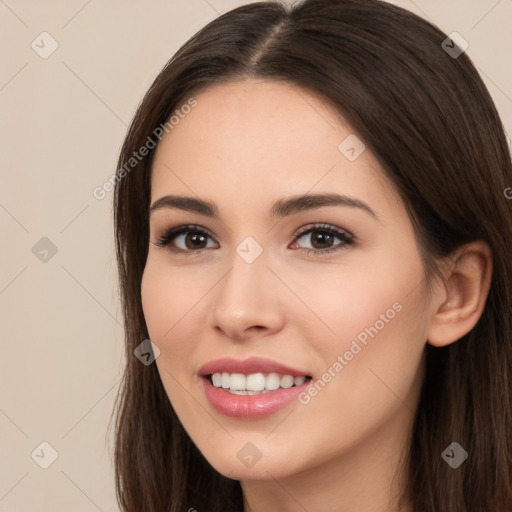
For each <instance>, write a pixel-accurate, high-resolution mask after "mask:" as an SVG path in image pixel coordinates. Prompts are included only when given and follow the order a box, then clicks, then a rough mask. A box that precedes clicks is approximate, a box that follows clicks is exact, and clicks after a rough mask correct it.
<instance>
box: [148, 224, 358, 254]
mask: <svg viewBox="0 0 512 512" xmlns="http://www.w3.org/2000/svg"><path fill="white" fill-rule="evenodd" d="M317 231H319V232H321V233H328V234H329V235H333V236H334V237H336V238H338V239H339V240H341V243H339V244H337V245H334V246H332V247H330V248H328V249H309V248H305V247H299V248H298V249H299V250H301V251H304V252H306V253H307V254H314V255H322V254H325V253H329V252H333V251H339V250H342V249H345V248H346V246H348V245H352V244H353V243H354V240H355V237H354V236H353V235H352V234H350V233H349V232H348V231H345V230H342V229H339V228H336V227H334V226H331V225H329V224H315V225H313V226H310V227H307V228H304V229H303V230H301V231H299V232H298V233H296V234H295V235H294V236H293V243H295V242H297V241H298V240H299V239H300V238H302V237H303V236H304V235H307V234H309V233H314V232H317ZM183 233H196V234H200V235H204V236H206V237H209V238H211V239H213V240H214V238H213V237H212V236H211V235H210V233H208V231H206V230H205V229H204V228H201V227H200V226H196V225H193V224H192V225H184V226H177V227H175V228H171V229H169V230H167V231H166V232H165V233H164V234H163V235H162V236H161V237H160V238H159V239H158V240H157V241H156V242H153V244H154V245H156V246H158V247H166V246H168V245H169V243H170V242H171V241H172V240H174V239H175V238H176V237H177V236H179V235H182V234H183ZM208 249H210V248H208ZM208 249H199V250H197V251H195V250H190V249H189V250H184V249H176V248H172V247H169V250H170V251H171V252H174V253H180V254H187V255H188V256H191V254H190V253H193V254H194V255H196V254H200V253H202V252H203V251H205V250H208Z"/></svg>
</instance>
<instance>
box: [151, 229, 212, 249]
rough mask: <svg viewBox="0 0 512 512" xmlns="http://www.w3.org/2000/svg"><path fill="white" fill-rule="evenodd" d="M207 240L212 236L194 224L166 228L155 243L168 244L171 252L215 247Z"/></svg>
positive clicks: (161, 245) (160, 245) (159, 244)
mask: <svg viewBox="0 0 512 512" xmlns="http://www.w3.org/2000/svg"><path fill="white" fill-rule="evenodd" d="M209 240H212V241H213V238H212V237H211V236H210V235H209V234H208V233H207V232H206V231H205V230H203V229H201V228H199V227H195V226H178V227H176V228H172V229H170V230H168V231H167V232H166V233H165V234H164V235H163V236H162V237H161V238H160V239H159V240H158V241H157V242H156V243H155V245H157V246H159V247H166V246H168V248H169V250H171V251H173V252H200V251H202V250H203V249H209V248H212V247H217V246H216V245H215V243H213V245H212V244H211V243H210V245H208V243H209Z"/></svg>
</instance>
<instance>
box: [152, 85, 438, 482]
mask: <svg viewBox="0 0 512 512" xmlns="http://www.w3.org/2000/svg"><path fill="white" fill-rule="evenodd" d="M194 98H195V99H196V101H197V105H196V106H195V107H194V108H193V109H191V110H190V112H189V113H188V114H187V115H186V116H183V118H182V119H181V120H180V122H179V124H176V125H175V126H174V127H173V129H172V130H170V131H169V133H167V134H166V135H165V136H164V138H163V139H162V142H161V143H160V145H159V147H158V149H157V153H156V156H155V162H154V166H153V171H152V184H151V204H152V206H153V208H152V212H151V216H150V240H151V242H150V246H149V254H148V259H147V263H146V267H145V271H144V275H143V281H142V303H143V309H144V315H145V318H146V323H147V326H148V330H149V335H150V338H151V340H152V341H153V343H154V344H155V345H156V346H157V347H158V348H159V349H160V355H159V357H158V358H157V359H156V364H157V367H158V371H159V373H160V375H161V378H162V382H163V385H164V387H165V391H166V393H167V395H168V397H169V399H170V401H171V403H172V406H173V407H174V410H175V411H176V413H177V415H178V417H179V419H180V421H181V422H182V424H183V426H184V428H185V430H186V431H187V432H188V434H189V435H190V437H191V439H192V440H193V442H194V443H195V444H196V445H197V447H198V448H199V450H200V451H201V452H202V453H203V454H204V456H205V457H206V459H207V460H208V461H209V462H210V463H211V464H212V466H213V467H215V469H217V470H218V471H219V472H221V473H222V474H224V475H227V476H230V477H231V478H236V479H240V480H244V479H246V480H251V479H253V480H264V479H268V478H270V476H269V475H271V476H272V477H273V478H285V477H290V476H292V475H296V474H299V473H301V472H304V471H306V470H308V471H309V470H311V469H312V468H320V467H334V465H335V464H337V463H341V462H342V461H343V460H344V459H346V458H348V457H353V456H354V455H355V454H356V453H358V452H361V453H362V452H363V451H366V453H367V456H368V457H371V453H372V448H371V447H372V446H373V447H374V448H375V447H377V446H380V447H381V448H382V446H384V445H383V444H382V443H388V444H389V445H393V443H395V442H396V441H397V439H398V437H400V438H401V437H402V434H403V433H404V432H407V430H408V429H409V427H410V425H411V422H412V419H413V414H411V411H413V410H414V407H415V405H416V402H417V398H418V390H419V387H420V384H421V379H422V371H423V353H424V346H425V342H426V332H427V329H428V325H427V324H428V322H427V318H428V311H427V310H426V307H428V306H426V303H425V297H426V286H425V280H424V267H423V264H422V260H421V257H420V253H419V250H418V246H417V243H416V240H415V237H414V232H413V228H412V224H411V222H410V220H409V217H408V215H407V213H406V210H405V207H404V205H403V203H402V201H401V200H400V198H399V197H398V195H397V194H396V192H395V190H394V188H393V187H392V185H391V184H390V183H389V182H388V181H387V179H386V177H385V176H384V174H383V172H382V169H381V167H380V166H379V164H378V162H377V160H376V159H375V157H374V156H373V155H372V154H371V152H370V150H369V149H367V148H366V149H365V148H364V146H363V145H362V144H363V143H362V142H361V140H360V139H359V138H356V137H357V135H356V134H355V133H354V130H353V129H352V128H351V127H350V126H349V125H348V124H347V123H346V122H345V121H344V120H343V119H342V118H341V117H340V115H339V114H338V113H337V112H336V111H335V109H334V108H333V106H332V105H330V104H328V103H327V102H326V101H325V100H323V99H321V98H320V97H318V96H316V95H314V94H312V93H309V92H307V91H305V90H303V89H299V88H297V87H293V86H291V85H288V84H285V83H282V82H276V81H262V80H248V81H243V82H232V83H229V84H222V85H216V86H212V87H210V88H208V89H206V90H204V91H202V92H200V93H199V94H197V95H195V96H194ZM187 110H188V109H187ZM304 195H305V196H306V198H302V200H300V199H298V198H300V196H304ZM170 196H174V197H173V198H171V197H170ZM185 197H189V198H192V199H193V201H192V200H190V201H184V200H181V201H180V200H179V199H180V198H185ZM172 199H174V200H172ZM203 202H208V203H210V205H209V206H210V209H208V208H207V207H206V206H208V205H205V204H204V203H203ZM175 228H179V230H178V232H176V231H174V232H170V230H172V229H175ZM304 377H306V378H305V379H304ZM212 380H213V383H212ZM263 386H265V389H263V390H262V387H263ZM276 386H279V387H278V389H275V388H276ZM290 386H291V387H290ZM228 388H229V389H228ZM247 388H249V394H248V393H247V391H244V390H246V389H247ZM233 391H234V392H233Z"/></svg>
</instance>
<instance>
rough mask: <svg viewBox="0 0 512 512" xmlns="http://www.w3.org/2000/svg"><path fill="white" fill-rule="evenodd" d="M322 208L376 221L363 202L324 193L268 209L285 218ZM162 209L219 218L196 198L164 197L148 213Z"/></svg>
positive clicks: (211, 205)
mask: <svg viewBox="0 0 512 512" xmlns="http://www.w3.org/2000/svg"><path fill="white" fill-rule="evenodd" d="M324 206H347V207H350V208H359V209H361V210H363V211H364V212H366V213H368V214H369V215H371V216H372V217H374V218H375V219H376V220H378V217H377V214H376V213H375V212H374V211H373V210H372V209H371V208H370V207H369V206H368V205H367V204H366V203H365V202H363V201H361V200H359V199H355V198H353V197H349V196H345V195H340V194H334V193H326V194H304V195H297V196H292V197H289V198H283V199H279V200H277V201H276V202H275V203H274V204H273V205H272V208H271V209H270V216H271V217H272V218H276V217H286V216H288V215H293V214H294V213H299V212H302V211H306V210H312V209H315V208H322V207H324ZM162 208H174V209H178V210H184V211H187V212H195V213H199V214H201V215H205V216H207V217H215V218H217V219H219V218H220V215H219V208H218V206H217V205H216V204H215V203H213V202H210V201H205V200H204V199H198V198H196V197H188V196H176V195H166V196H163V197H161V198H160V199H157V200H156V201H155V202H154V203H153V204H152V205H151V208H150V210H149V211H150V213H152V212H154V211H156V210H160V209H162Z"/></svg>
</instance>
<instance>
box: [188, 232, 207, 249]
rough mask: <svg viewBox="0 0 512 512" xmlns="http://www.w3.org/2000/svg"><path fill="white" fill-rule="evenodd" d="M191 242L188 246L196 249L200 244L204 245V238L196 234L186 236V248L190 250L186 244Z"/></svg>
mask: <svg viewBox="0 0 512 512" xmlns="http://www.w3.org/2000/svg"><path fill="white" fill-rule="evenodd" d="M189 241H191V242H192V243H191V244H190V245H191V246H192V248H194V247H195V248H197V247H199V246H200V244H201V243H204V241H205V236H204V235H201V234H198V233H195V234H193V235H190V234H189V235H187V237H186V240H185V242H186V245H187V247H188V248H190V246H189V244H188V242H189Z"/></svg>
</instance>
